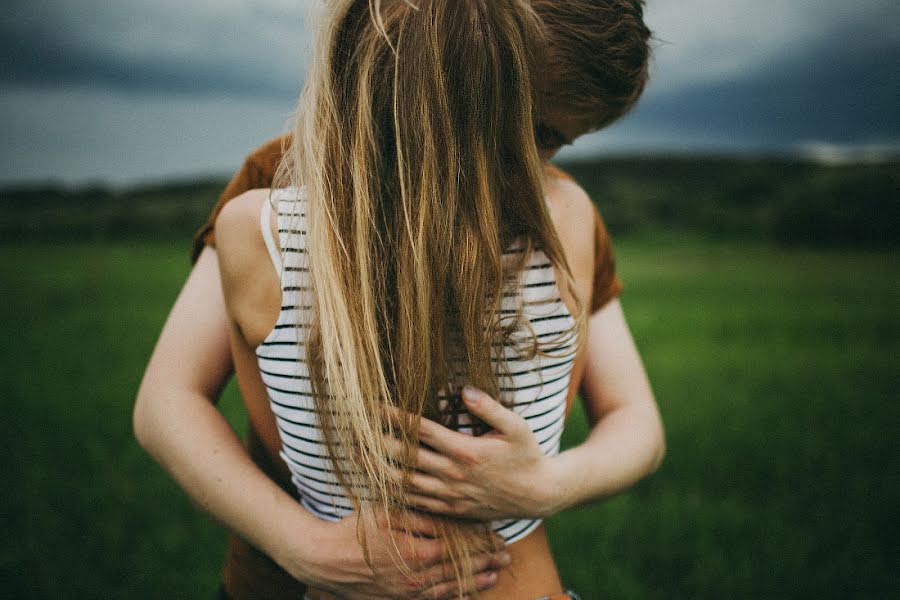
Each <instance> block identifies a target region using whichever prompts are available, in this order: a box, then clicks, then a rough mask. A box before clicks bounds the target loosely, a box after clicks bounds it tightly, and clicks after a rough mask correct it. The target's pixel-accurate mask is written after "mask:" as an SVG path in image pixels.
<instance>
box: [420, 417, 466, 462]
mask: <svg viewBox="0 0 900 600" xmlns="http://www.w3.org/2000/svg"><path fill="white" fill-rule="evenodd" d="M419 440H420V441H422V442H424V443H426V444H428V445H429V446H431V447H432V448H434V449H435V450H437V451H438V452H439V453H440V454H444V455H446V456H448V457H450V458H467V457H470V456H475V455H477V454H478V448H479V445H480V440H479V439H478V438H477V437H475V436H472V435H468V434H465V433H460V432H458V431H453V430H452V429H448V428H446V427H444V426H443V425H441V424H439V423H435V422H434V421H430V420H428V419H422V421H421V423H420V425H419Z"/></svg>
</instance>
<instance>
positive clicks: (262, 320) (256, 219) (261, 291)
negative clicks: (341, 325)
mask: <svg viewBox="0 0 900 600" xmlns="http://www.w3.org/2000/svg"><path fill="white" fill-rule="evenodd" d="M548 191H549V199H550V206H551V214H552V215H553V216H554V221H555V223H556V227H557V229H558V230H559V232H560V234H561V238H562V239H563V246H564V248H565V249H566V255H567V257H568V259H569V262H570V266H571V268H572V272H573V275H574V278H575V286H576V289H575V290H574V294H577V295H578V296H579V297H580V298H583V299H586V298H589V297H590V293H591V290H592V276H593V266H594V265H593V260H594V253H593V250H594V249H593V233H594V232H593V230H592V220H591V219H592V216H593V210H594V209H593V207H592V206H591V205H590V203H589V200H587V198H586V196H584V194H583V192H582V191H581V190H580V188H578V187H577V186H576V185H574V184H572V183H569V182H562V181H559V180H556V181H551V182H549V184H548ZM282 193H283V192H277V191H276V193H275V194H274V197H275V198H279V197H281V198H283V196H280V194H282ZM268 203H269V192H268V190H254V191H251V192H248V193H246V194H244V195H242V196H240V197H238V198H236V199H234V200H232V201H231V202H230V203H229V204H228V205H227V206H226V207H225V208H224V209H223V211H222V215H220V218H219V219H218V220H217V222H216V231H217V240H218V241H217V247H218V250H219V254H220V255H221V256H222V264H221V267H222V269H223V282H225V283H226V285H227V282H228V281H229V280H235V281H245V282H246V281H247V280H248V279H250V278H252V279H253V284H252V285H249V286H241V288H242V290H246V289H248V288H252V290H253V292H252V293H251V294H229V293H228V292H227V291H226V297H228V296H231V297H232V298H233V301H232V306H231V307H230V312H231V313H232V314H233V315H235V316H236V317H237V319H236V320H237V324H238V325H239V328H240V330H241V333H242V335H241V338H242V340H245V341H246V346H242V347H236V348H235V349H234V350H235V352H234V364H235V372H236V375H237V379H238V383H239V385H240V388H241V393H242V396H243V398H244V402H245V404H246V406H247V409H248V415H249V418H250V422H251V427H252V428H253V430H254V431H255V432H256V433H257V434H258V435H259V438H260V439H261V440H262V442H263V444H262V445H263V446H264V448H265V452H266V454H267V455H268V458H269V459H270V460H271V461H272V463H273V464H276V465H277V468H278V469H279V470H280V473H278V474H277V476H278V477H279V479H280V480H281V482H282V483H283V484H287V483H288V482H289V481H291V480H292V479H293V482H292V483H293V487H294V490H295V492H294V493H295V496H296V497H297V498H298V500H301V501H303V502H304V504H305V505H306V506H307V508H310V507H313V508H311V510H312V511H313V512H314V513H315V512H316V510H315V508H316V507H317V508H318V510H321V511H323V512H324V511H326V510H333V508H331V507H330V497H326V496H322V495H321V494H320V493H318V492H316V490H315V489H312V488H309V489H308V490H307V492H306V493H305V494H304V493H303V490H304V485H306V486H309V484H310V483H311V484H312V485H313V486H315V488H319V489H322V490H326V491H329V492H331V490H332V488H331V486H333V481H330V480H329V478H327V475H326V477H322V476H321V472H320V471H317V468H322V466H321V463H320V462H319V461H321V460H323V459H321V457H319V456H315V457H313V456H308V454H317V455H318V454H321V449H320V448H318V447H317V446H318V438H317V437H312V436H317V433H318V432H316V431H315V428H314V427H308V425H311V423H312V420H313V419H312V418H313V417H314V415H313V413H312V412H310V411H306V410H302V408H308V407H309V406H310V405H309V404H306V405H305V406H304V405H302V404H300V405H297V406H298V407H299V408H297V407H292V406H291V403H294V402H298V401H299V402H307V403H308V402H309V399H306V400H304V399H303V396H299V395H297V394H294V393H292V392H294V391H298V390H303V389H304V388H305V385H306V384H304V383H302V382H303V381H304V380H303V379H302V377H303V372H302V371H298V372H291V373H290V375H291V377H290V378H285V377H279V376H278V375H273V373H281V374H285V375H286V374H288V369H290V370H292V371H293V370H297V369H302V367H301V366H300V365H301V364H302V363H298V362H297V361H296V358H294V357H299V356H300V354H299V352H300V351H301V350H300V348H299V347H297V346H292V345H289V344H277V343H272V342H288V341H290V339H289V338H290V337H293V336H292V334H291V333H290V332H292V331H293V332H296V331H298V329H296V328H294V327H293V326H288V327H281V328H279V326H281V325H291V321H293V320H294V319H293V318H292V317H291V315H293V314H296V313H292V312H290V311H291V310H293V309H291V308H284V307H291V306H298V305H299V298H300V296H299V295H297V296H292V294H299V293H300V292H301V290H294V289H287V290H285V292H284V297H282V292H281V289H282V288H291V287H300V286H296V285H288V284H289V282H290V276H286V277H285V278H282V277H280V276H279V274H278V272H277V271H276V268H275V267H273V260H272V258H271V253H270V251H269V250H268V248H267V245H266V242H265V230H264V229H261V226H260V225H261V223H260V217H261V213H262V212H263V211H264V210H265V208H264V207H265V206H267V205H268ZM278 203H279V205H280V206H281V207H282V208H283V209H285V210H282V211H281V212H287V210H288V206H290V205H289V204H288V203H286V201H284V200H280V201H279V202H278ZM554 206H558V208H553V207H554ZM300 212H302V211H300ZM290 227H291V224H290V223H289V220H288V221H287V222H286V221H285V218H284V217H282V218H281V219H279V218H278V216H277V215H275V214H272V215H271V221H270V229H269V235H270V236H271V238H272V243H273V247H274V241H275V239H278V240H279V242H280V243H279V245H278V246H279V248H278V249H279V255H280V256H279V258H280V257H284V259H283V261H284V262H283V268H284V269H285V273H286V274H287V273H294V274H296V273H303V272H304V271H302V270H299V271H297V270H294V269H303V268H304V265H303V264H302V261H301V260H300V259H301V257H302V256H303V255H305V256H306V258H304V259H303V260H306V259H308V258H309V257H310V255H309V254H308V253H307V252H301V251H300V250H305V248H303V247H302V246H301V244H300V243H298V240H299V238H298V237H297V235H296V234H295V235H293V236H292V235H291V234H290V232H288V231H278V230H279V229H288V228H290ZM292 237H293V241H292V240H291V238H292ZM281 248H283V250H281ZM232 257H239V258H237V259H236V260H235V259H234V258H232ZM235 262H241V263H242V265H241V266H234V264H235ZM543 265H546V261H544V260H543V259H542V258H541V255H540V253H539V252H535V253H534V256H533V259H532V264H530V265H528V266H535V267H539V268H535V269H526V270H525V272H524V277H525V278H528V279H527V281H525V282H524V283H525V285H531V284H537V285H533V286H532V287H522V288H521V290H522V291H523V293H524V294H526V299H529V300H532V301H535V300H537V301H540V300H554V301H555V300H556V298H561V299H562V303H561V304H555V305H552V303H551V304H548V305H544V306H540V305H539V306H536V307H535V308H536V309H537V310H538V311H540V312H541V313H542V315H543V316H549V317H554V318H551V319H546V320H544V321H539V320H538V321H536V322H535V323H534V326H535V327H536V328H537V329H536V333H538V334H540V333H548V332H549V333H552V332H554V331H557V330H558V329H561V328H562V327H561V325H562V323H563V322H565V321H568V319H569V318H571V317H570V316H569V315H570V313H571V312H572V311H573V310H574V308H575V303H574V299H573V291H572V290H570V289H568V288H567V286H565V285H563V286H561V287H562V289H559V288H560V286H559V285H558V284H557V283H556V279H557V277H556V275H555V272H556V270H555V269H553V268H552V267H551V268H549V269H548V268H547V267H545V266H543ZM229 271H234V272H232V273H229ZM292 298H293V299H292ZM294 302H297V304H293V303H294ZM540 318H542V317H541V316H537V317H535V319H540ZM296 320H297V321H298V322H300V321H301V319H300V318H299V316H298V317H297V319H296ZM553 324H557V325H560V327H559V328H551V326H552V325H553ZM300 330H302V328H301V329H300ZM564 351H565V352H567V351H568V350H564ZM295 352H296V353H295ZM582 354H583V352H581V351H579V353H578V355H577V356H576V357H574V360H573V361H572V362H570V363H568V364H563V365H558V366H556V367H550V368H548V369H546V370H545V371H544V372H543V373H542V375H541V377H542V379H543V382H544V390H545V391H546V392H549V393H542V392H540V391H539V390H540V386H537V387H534V388H529V387H526V386H528V385H531V384H532V383H535V382H536V381H535V380H532V379H527V378H529V377H534V375H525V374H520V375H516V376H514V377H516V378H517V379H516V383H518V384H521V387H523V389H522V390H521V391H519V392H518V395H516V399H517V400H519V401H520V404H519V407H518V408H516V410H518V411H522V412H523V414H526V416H527V415H528V414H531V415H538V416H535V417H534V418H533V419H531V420H530V421H529V422H533V423H534V425H533V429H539V428H541V427H545V426H546V429H544V430H542V431H539V432H537V433H536V436H538V439H539V440H544V442H543V444H542V447H543V448H544V449H545V450H546V451H548V452H555V451H556V449H557V448H558V445H557V444H558V438H559V432H558V431H556V430H557V428H559V429H561V427H562V419H563V415H564V414H565V410H566V406H567V405H568V403H569V402H571V400H572V398H573V396H574V395H575V393H576V390H577V388H578V384H579V381H580V378H581V372H582V369H583V361H582V358H583V356H582ZM288 357H291V359H290V360H278V359H279V358H285V359H286V358H288ZM570 359H571V357H569V358H565V359H562V360H554V359H550V360H549V361H548V360H546V359H545V364H550V365H553V364H556V363H564V362H566V361H568V360H570ZM276 363H277V364H276ZM286 365H287V366H286ZM532 368H533V367H532ZM511 370H512V371H513V372H514V373H515V372H517V370H516V369H514V368H513V369H511ZM518 370H524V369H518ZM560 376H561V377H563V379H560V380H558V381H557V382H552V381H551V380H553V379H556V378H557V377H560ZM294 377H301V378H298V379H294ZM563 382H565V385H563ZM516 387H520V386H519V385H517V386H516ZM278 390H283V391H278ZM550 393H552V398H547V399H544V400H541V401H540V402H541V404H543V406H544V409H543V410H538V409H535V408H532V409H530V410H529V408H528V407H529V406H533V404H538V403H537V402H535V403H533V404H532V405H528V404H525V403H526V402H530V401H531V400H535V399H537V398H543V397H544V396H548V395H551V394H550ZM279 404H285V405H287V406H279ZM526 410H529V413H525V411H526ZM544 410H548V411H549V412H547V414H546V415H540V413H542V412H544ZM298 417H299V418H298ZM291 421H295V423H291ZM297 423H300V425H297ZM285 432H287V433H289V434H290V435H285ZM294 434H299V435H302V436H303V437H309V438H310V439H312V440H315V441H314V442H308V441H304V440H300V441H299V442H298V441H296V440H294V439H292V436H294ZM542 434H543V435H542ZM289 446H294V447H295V448H296V449H297V450H300V451H301V452H297V451H296V450H292V449H291V448H290V447H289ZM286 448H287V450H286ZM304 453H306V454H304ZM292 457H293V458H292ZM292 462H293V463H294V464H293V468H291V465H292ZM309 467H313V468H309ZM298 472H299V473H306V474H307V475H308V476H312V477H315V478H316V479H320V480H322V481H325V482H326V483H325V484H323V483H321V482H319V481H315V480H314V479H312V478H311V477H306V478H305V479H300V484H299V485H298V483H297V478H296V477H295V473H298ZM273 475H275V474H273ZM325 485H327V486H329V487H324V486H325ZM317 498H318V500H316V499H317ZM310 499H312V501H311V500H310ZM335 502H336V503H337V502H340V498H336V499H335ZM344 510H346V509H344ZM320 516H322V515H320ZM510 522H516V523H517V524H516V525H514V526H512V527H510V529H509V530H508V531H507V532H506V533H507V536H508V537H509V538H510V541H511V542H513V543H511V544H510V545H509V546H508V549H509V551H510V553H511V555H512V557H513V564H512V566H511V567H510V568H508V569H506V570H504V571H502V572H501V574H500V580H499V581H498V585H497V586H496V587H495V588H494V589H492V590H491V591H489V592H486V593H485V594H484V598H485V599H488V600H490V599H492V598H497V599H500V598H532V597H538V596H540V595H543V594H554V593H560V592H561V591H562V586H561V584H560V581H559V576H558V573H557V571H556V566H555V564H554V561H553V558H552V555H551V553H550V548H549V545H548V543H547V538H546V533H545V529H544V526H543V525H542V524H540V523H538V522H532V520H531V519H526V520H514V521H510ZM496 525H499V527H502V526H503V525H502V524H499V523H498V524H495V528H499V527H496ZM516 529H518V531H516ZM526 530H533V531H531V533H530V534H528V531H526ZM500 533H501V535H502V534H503V533H504V532H502V531H501V532H500ZM298 535H302V532H298ZM513 536H515V539H513ZM312 597H314V598H315V597H316V596H315V595H313V596H312ZM322 597H323V598H324V597H326V596H322Z"/></svg>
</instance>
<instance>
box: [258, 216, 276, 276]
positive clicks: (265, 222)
mask: <svg viewBox="0 0 900 600" xmlns="http://www.w3.org/2000/svg"><path fill="white" fill-rule="evenodd" d="M271 212H272V208H271V204H270V199H269V198H266V199H265V200H264V201H263V203H262V208H261V209H260V212H259V224H260V229H261V230H262V236H263V240H265V242H266V248H267V249H268V251H269V256H270V257H271V258H272V264H273V265H274V266H275V272H276V273H278V276H279V277H281V254H280V253H279V252H278V248H276V247H275V238H274V237H273V236H272V225H271V224H270V222H271V217H270V215H271Z"/></svg>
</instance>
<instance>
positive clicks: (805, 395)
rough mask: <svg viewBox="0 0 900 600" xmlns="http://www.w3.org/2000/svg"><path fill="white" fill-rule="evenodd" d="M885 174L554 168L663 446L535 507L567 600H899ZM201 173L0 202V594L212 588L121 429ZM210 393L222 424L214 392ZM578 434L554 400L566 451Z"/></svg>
mask: <svg viewBox="0 0 900 600" xmlns="http://www.w3.org/2000/svg"><path fill="white" fill-rule="evenodd" d="M898 166H900V165H898V164H897V163H896V162H893V163H885V164H880V165H855V166H854V165H847V166H831V167H828V166H822V165H816V164H812V163H800V162H791V161H779V160H738V159H725V158H721V159H715V160H711V159H699V158H698V159H687V158H681V159H644V160H642V159H636V158H632V159H608V160H603V161H599V162H592V163H579V164H572V165H566V168H568V169H569V170H570V172H572V173H573V174H574V175H575V176H576V177H577V178H578V179H579V180H580V181H581V182H582V183H583V184H584V185H585V187H586V188H587V189H588V191H589V192H590V193H591V195H592V197H593V198H594V199H595V200H596V201H597V202H598V204H599V206H600V209H601V212H602V213H603V215H604V217H605V219H606V221H607V224H608V226H609V229H610V232H611V234H612V237H613V241H614V250H615V256H616V264H617V269H618V272H619V275H620V277H621V279H622V281H623V282H624V285H625V288H624V291H623V292H622V294H621V296H620V299H621V302H622V305H623V307H624V309H625V312H626V316H627V318H628V322H629V324H630V326H631V329H632V332H633V334H634V337H635V339H636V342H637V344H638V346H639V348H640V350H641V353H642V356H643V359H644V361H645V364H646V367H647V370H648V373H649V375H650V379H651V381H652V383H653V386H654V391H655V393H656V396H657V400H658V403H659V406H660V410H661V412H662V416H663V420H664V423H665V427H666V434H667V446H668V454H667V457H666V459H665V462H664V463H663V465H662V467H661V468H660V469H659V471H657V472H656V473H655V474H653V475H652V476H650V477H649V478H647V479H645V480H644V481H642V482H640V483H639V484H638V485H637V486H635V487H634V488H633V489H631V490H629V491H628V492H626V493H623V494H621V495H619V496H617V497H614V498H612V499H609V500H606V501H604V502H601V503H599V504H596V505H593V506H590V507H584V508H580V509H577V510H572V511H570V512H568V513H565V514H562V515H559V516H557V517H554V518H553V519H551V520H550V522H549V529H550V533H551V535H552V544H553V547H554V550H555V553H556V555H557V557H558V563H559V565H560V568H561V572H562V574H563V577H564V579H565V581H566V582H567V584H568V585H570V586H572V587H573V588H574V589H576V590H579V591H580V592H581V593H582V595H583V597H584V599H585V600H600V599H611V598H616V599H619V598H629V599H655V598H659V599H663V598H710V599H713V598H889V597H898V593H900V578H898V575H897V565H898V562H900V561H898V558H900V556H898V548H897V526H896V525H897V507H898V506H900V498H898V489H900V486H898V473H900V464H898V462H900V461H898V452H897V450H896V439H897V433H898V422H900V419H898V417H900V414H898V413H900V409H898V402H897V400H898V395H897V389H898V361H897V348H898V337H900V336H898V334H900V331H898V329H900V327H898V319H897V308H898V306H900V286H898V268H897V264H898V260H897V259H898V256H900V252H898V248H900V244H898V223H900V218H898V198H900V194H898V190H900V185H898V181H900V180H898V172H900V170H898ZM222 186H223V182H222V181H215V180H214V181H202V182H183V183H178V184H173V185H168V186H160V187H144V188H140V189H125V190H122V189H120V190H113V191H111V190H108V189H104V188H100V187H97V188H81V189H64V188H55V187H52V186H40V187H30V188H17V189H7V190H5V191H2V192H0V235H2V238H0V239H2V240H3V243H2V247H3V252H2V255H0V281H2V285H3V288H4V298H5V301H4V302H2V303H0V319H2V325H3V328H4V330H5V331H7V332H8V338H7V339H8V341H9V342H10V343H8V344H5V345H4V349H3V351H2V356H0V360H2V364H3V365H4V372H5V373H6V376H5V377H4V379H5V380H6V381H7V382H8V383H9V385H10V387H11V389H10V390H8V391H6V392H5V393H3V394H2V398H3V400H2V403H3V404H2V408H3V412H4V415H5V417H4V422H6V423H7V430H6V435H4V436H3V438H2V440H3V441H2V442H0V443H2V448H0V471H2V473H4V474H5V476H6V482H5V483H6V485H5V486H4V492H3V496H2V503H0V518H2V527H3V532H4V536H5V538H6V539H5V542H4V544H3V545H2V547H0V548H2V549H0V552H2V554H0V578H2V579H0V596H3V597H9V598H31V597H34V598H211V597H212V596H213V594H214V591H215V589H216V587H217V584H218V581H219V574H220V570H221V565H222V557H223V555H224V540H225V532H224V531H223V529H222V528H221V527H220V526H219V525H218V524H217V523H216V522H214V521H213V520H211V519H210V518H208V517H207V516H205V515H204V514H202V513H200V512H199V511H198V510H197V509H195V508H194V507H193V506H192V505H191V503H190V502H189V501H188V499H187V498H186V496H185V495H184V494H183V493H182V492H181V491H180V489H179V488H178V487H176V486H175V485H174V483H173V482H172V481H171V480H170V479H169V478H168V476H167V475H166V474H165V472H164V471H163V470H162V469H161V468H160V467H159V466H157V465H156V463H154V462H153V461H152V460H151V459H150V458H149V457H148V456H147V455H146V454H145V453H144V452H143V451H142V450H141V449H140V448H139V447H138V445H137V443H136V442H135V440H134V438H133V435H132V432H131V419H130V418H131V410H132V405H133V402H134V397H135V393H136V390H137V387H138V384H139V382H140V378H141V375H142V373H143V369H144V366H145V365H146V362H147V360H148V358H149V356H150V353H151V351H152V349H153V345H154V343H155V340H156V337H157V335H158V333H159V330H160V329H161V327H162V324H163V321H164V319H165V316H166V314H167V312H168V310H169V308H170V307H171V305H172V303H173V302H174V300H175V297H176V294H177V292H178V290H179V289H180V287H181V285H182V283H183V282H184V279H185V277H186V276H187V273H188V271H189V268H190V265H189V261H188V251H189V247H190V236H191V234H192V233H193V232H194V230H195V229H196V228H197V227H198V226H199V224H200V223H201V222H202V221H203V220H204V219H205V217H206V215H207V213H208V211H209V209H210V207H211V205H212V202H213V201H214V199H215V197H216V195H217V194H218V193H219V191H220V190H221V188H222ZM221 406H222V408H223V410H224V412H225V413H226V414H227V415H228V416H229V419H230V420H231V422H232V423H233V424H234V426H235V427H236V428H237V429H238V431H243V427H244V423H245V420H244V416H243V413H242V410H241V405H240V399H239V396H238V394H237V388H236V386H235V385H234V382H233V381H232V383H231V384H230V385H229V387H228V389H227V391H226V393H225V395H224V398H223V400H222V403H221ZM585 431H586V425H585V423H584V418H583V415H582V414H581V412H580V411H578V410H576V411H574V412H573V417H572V419H571V421H570V423H569V425H568V427H567V431H566V437H565V444H566V445H571V444H572V443H576V442H577V441H578V440H580V439H581V438H582V437H583V436H584V434H585Z"/></svg>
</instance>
